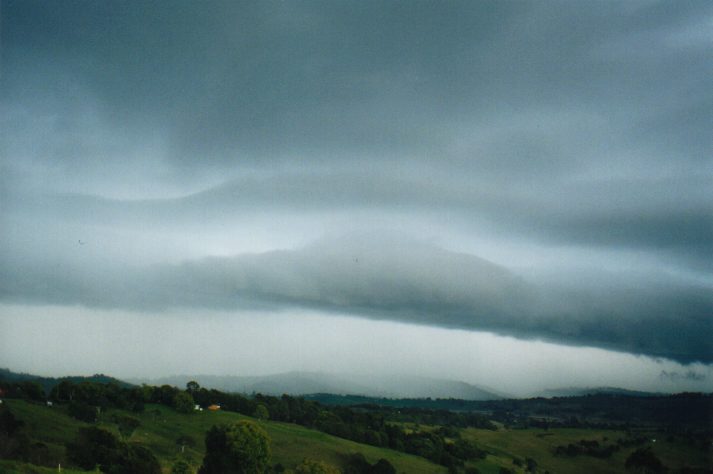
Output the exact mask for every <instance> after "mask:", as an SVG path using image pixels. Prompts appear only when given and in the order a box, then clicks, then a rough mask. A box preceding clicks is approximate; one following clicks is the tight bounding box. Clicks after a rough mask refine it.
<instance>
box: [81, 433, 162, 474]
mask: <svg viewBox="0 0 713 474" xmlns="http://www.w3.org/2000/svg"><path fill="white" fill-rule="evenodd" d="M67 457H68V458H69V460H70V461H71V462H72V463H74V464H76V465H77V466H79V467H81V468H82V469H94V467H95V466H97V465H99V468H100V469H101V471H102V472H108V473H111V474H161V465H160V464H159V462H158V460H157V459H156V457H155V456H154V455H153V454H152V453H151V451H149V450H148V449H146V448H144V447H143V446H137V445H132V444H126V443H122V442H121V441H119V440H118V439H117V438H116V436H114V435H113V434H112V433H110V432H109V431H106V430H103V429H101V428H96V427H94V426H90V427H88V428H80V429H79V432H78V433H77V438H76V439H75V440H74V442H72V443H69V444H68V445H67Z"/></svg>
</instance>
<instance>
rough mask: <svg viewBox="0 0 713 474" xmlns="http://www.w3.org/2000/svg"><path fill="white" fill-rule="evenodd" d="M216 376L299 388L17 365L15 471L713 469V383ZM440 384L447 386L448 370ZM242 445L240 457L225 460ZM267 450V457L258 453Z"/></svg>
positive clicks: (9, 417) (9, 380)
mask: <svg viewBox="0 0 713 474" xmlns="http://www.w3.org/2000/svg"><path fill="white" fill-rule="evenodd" d="M204 380H205V381H206V382H207V383H209V384H211V383H212V386H213V387H215V386H216V384H224V385H230V386H233V387H243V388H255V387H257V386H258V385H259V384H267V385H266V386H269V387H272V388H276V387H277V386H278V384H281V385H280V386H281V387H283V388H287V386H288V385H291V386H293V387H295V388H294V391H293V392H283V393H282V394H280V395H271V394H268V393H257V392H255V391H253V392H252V393H251V394H250V395H247V394H245V390H243V391H242V394H237V393H235V392H234V391H232V392H231V391H228V390H226V391H222V390H216V389H215V388H208V387H205V386H201V385H200V384H199V383H198V382H196V381H195V380H189V381H188V382H187V383H186V384H185V385H184V387H185V388H184V389H181V388H179V387H177V386H175V385H170V384H168V383H166V382H168V379H166V380H162V381H161V382H162V383H163V384H162V385H160V386H159V385H146V384H142V385H141V386H137V385H130V384H127V383H125V382H122V381H119V380H116V379H112V378H111V377H108V376H106V375H95V376H92V377H73V378H64V379H53V378H46V377H45V378H39V377H36V376H32V375H31V374H18V373H14V372H12V371H9V370H7V369H4V370H2V371H1V372H0V393H1V394H2V397H3V399H2V401H3V403H2V404H1V405H0V440H2V441H3V443H2V449H1V450H0V455H2V457H0V467H2V468H3V469H5V470H4V471H3V472H52V471H51V468H53V467H54V466H60V465H63V466H65V470H66V472H73V471H72V470H71V467H72V466H74V467H81V468H84V469H87V468H90V467H93V466H94V465H98V466H99V468H100V469H101V470H102V471H104V472H126V473H129V472H147V473H159V472H195V471H196V470H198V472H278V473H279V472H296V473H303V472H308V473H326V474H329V473H333V472H346V473H372V472H376V473H396V472H405V473H410V472H416V473H418V472H424V473H425V472H466V473H474V472H496V473H499V474H504V473H508V472H509V473H515V472H532V473H534V472H581V471H582V470H586V471H587V472H602V473H604V472H621V473H626V472H662V473H663V472H680V473H706V472H710V471H711V467H712V466H713V465H712V464H711V461H712V460H713V458H712V457H711V456H712V455H713V452H712V451H713V450H712V449H711V444H712V443H713V430H711V422H712V421H713V394H695V393H687V394H678V395H657V394H634V393H627V391H624V390H617V389H613V388H609V389H599V390H592V391H591V393H590V394H587V395H583V396H582V395H570V396H565V397H554V398H541V397H539V398H529V399H505V398H500V397H493V396H492V394H488V397H485V399H484V398H483V397H482V394H483V393H485V392H477V393H475V392H471V394H473V395H475V396H477V397H480V399H477V398H469V399H458V398H455V397H448V398H430V397H428V398H427V397H420V398H419V397H413V398H389V397H376V396H367V395H365V394H361V395H359V394H348V393H346V394H343V393H331V394H330V393H326V392H321V393H312V394H306V395H305V396H304V397H300V396H296V394H295V392H300V391H303V390H308V389H309V388H312V387H314V388H319V389H322V388H324V387H325V385H323V384H325V383H334V381H338V380H339V379H336V378H334V377H328V376H325V375H324V374H321V375H320V374H294V373H293V374H284V375H280V376H273V377H266V378H264V379H262V378H258V377H252V378H251V377H245V378H243V377H214V378H212V379H211V378H204ZM418 382H420V383H421V384H423V383H424V381H423V380H418ZM426 382H427V383H428V384H431V385H430V386H431V387H433V384H434V383H436V382H437V381H435V380H428V381H426ZM424 387H425V385H421V389H424ZM473 388H474V387H473ZM431 390H433V388H432V389H431ZM582 391H585V390H582ZM288 393H292V395H290V394H288ZM230 423H234V424H235V423H237V424H235V425H234V426H252V427H253V428H252V430H253V431H250V432H249V433H250V435H249V437H243V438H240V437H238V438H237V439H238V440H240V441H238V442H239V443H246V444H247V446H249V448H247V449H240V450H238V451H237V454H236V452H235V451H229V452H230V453H231V454H227V453H226V454H221V453H220V445H216V441H215V440H213V438H211V436H215V435H211V433H213V431H212V430H214V429H215V427H216V426H231V425H230ZM243 436H247V435H244V434H243ZM204 437H205V445H203V443H202V441H203V438H204ZM250 437H252V438H250ZM253 438H255V439H258V438H259V439H261V440H262V441H264V444H265V446H267V448H266V450H265V451H261V450H258V449H256V448H255V447H253V446H254V445H253V444H249V443H250V441H249V440H250V439H253ZM231 439H232V438H231ZM246 440H247V441H246ZM241 446H245V444H241ZM231 456H232V457H234V458H236V459H237V461H236V463H234V464H230V463H229V462H228V461H226V460H225V459H229V458H230V457H231ZM3 458H4V459H5V461H2V459H3ZM211 459H213V461H211ZM215 459H218V461H217V462H218V464H216V461H215ZM256 459H260V460H261V461H260V462H261V463H262V464H260V465H259V467H256V466H257V465H256V464H251V463H254V462H256V461H255V460H256ZM211 462H213V464H211ZM42 466H46V467H47V468H46V469H43V468H42ZM241 466H242V467H241ZM250 466H252V467H250ZM68 467H70V469H68ZM78 472H82V471H81V470H79V471H78Z"/></svg>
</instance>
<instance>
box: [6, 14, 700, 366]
mask: <svg viewBox="0 0 713 474" xmlns="http://www.w3.org/2000/svg"><path fill="white" fill-rule="evenodd" d="M0 18H1V21H2V24H1V25H0V26H1V27H0V34H1V35H2V49H3V50H2V64H1V66H2V74H0V227H1V228H2V233H1V234H0V264H2V269H1V273H0V275H1V276H2V278H1V279H0V295H2V298H3V299H4V300H21V301H26V302H30V303H31V302H58V303H66V304H75V303H79V304H85V305H89V306H101V307H105V306H108V307H131V308H139V309H141V308H143V309H149V308H156V309H161V308H167V307H172V306H181V305H183V306H191V305H197V306H206V307H225V308H231V307H239V306H241V305H249V306H252V305H274V306H276V307H280V308H290V307H294V306H309V307H314V308H319V309H322V310H325V311H335V312H346V313H353V314H360V315H364V316H370V317H388V318H392V319H399V320H405V321H413V322H419V323H423V324H433V325H444V326H454V327H463V328H472V329H488V330H493V331H498V332H502V333H504V334H511V335H515V336H518V337H542V338H546V339H550V340H555V341H560V342H567V343H583V344H592V345H597V346H601V347H611V348H615V349H620V350H627V351H632V352H637V353H645V354H650V355H656V356H662V357H671V358H674V359H677V360H681V361H691V360H702V361H706V362H711V345H710V343H709V342H708V341H709V340H710V338H711V337H712V336H713V331H711V322H710V321H711V315H712V314H713V311H712V310H711V308H713V305H712V304H711V297H710V294H711V287H710V286H711V282H713V186H711V182H713V159H712V155H711V150H713V134H711V133H710V124H711V123H713V56H712V53H711V52H712V51H713V37H712V36H711V33H710V21H711V19H713V8H712V7H711V5H710V3H709V2H703V1H702V2H696V1H690V2H648V1H642V2H626V3H620V4H617V3H599V2H590V3H588V4H584V3H572V2H547V3H540V4H526V3H522V2H475V1H472V2H459V1H453V2H446V3H443V2H440V3H435V2H415V3H414V2H404V3H398V2H397V3H386V2H368V1H367V2H331V1H326V2H299V3H297V2H270V1H266V2H239V3H235V2H217V1H215V2H201V3H195V2H189V1H178V2H174V3H172V4H171V5H165V4H161V3H146V2H133V1H128V2H93V1H79V0H76V1H57V2H52V3H49V4H48V3H47V2H40V1H38V2H35V1H12V0H8V1H5V2H4V3H3V7H2V9H0ZM127 196H128V197H131V198H132V199H125V198H126V197H127ZM356 214H358V215H359V216H360V217H359V218H355V219H354V221H355V223H354V227H362V228H363V229H364V231H365V232H370V231H371V230H373V229H374V228H378V227H381V226H380V225H378V224H374V223H373V222H371V221H372V219H370V217H373V216H386V219H385V220H390V221H391V222H392V223H393V224H394V227H396V228H398V227H399V224H402V223H403V222H406V221H407V220H409V222H411V221H419V222H420V227H421V229H423V228H427V227H428V226H429V225H431V224H432V222H433V220H434V219H435V218H436V217H437V218H440V219H441V221H440V222H441V226H440V227H439V228H438V229H437V232H441V233H442V234H443V235H444V240H448V238H450V237H452V236H457V237H458V239H460V240H461V241H464V240H467V239H468V238H469V237H470V238H472V239H473V240H474V239H475V238H481V239H491V240H490V242H491V243H492V244H493V246H497V245H498V244H499V243H500V241H501V240H502V242H506V243H505V244H502V245H508V243H511V242H514V241H518V242H525V243H527V244H530V245H531V247H532V248H540V249H541V248H547V249H549V250H550V251H553V250H552V249H558V248H566V249H570V253H567V254H566V253H564V252H563V253H562V255H569V257H562V258H563V259H565V258H570V259H571V261H568V262H565V265H564V266H565V267H567V268H568V269H569V270H568V272H569V273H567V272H566V274H563V275H562V276H560V277H559V279H558V281H557V282H551V281H550V282H549V283H546V282H544V281H542V280H538V279H537V278H530V277H528V278H529V279H528V280H527V281H525V280H520V279H518V278H516V277H514V276H512V275H511V274H509V273H508V272H507V271H506V270H504V269H499V268H496V267H493V266H492V265H490V264H487V263H485V262H483V261H481V260H479V259H477V258H476V257H473V256H470V257H469V256H466V255H454V254H449V253H447V252H445V251H443V250H438V249H435V248H428V247H425V248H424V247H420V246H415V247H412V246H411V244H409V245H406V244H404V246H405V247H404V248H402V247H401V246H400V245H388V246H383V245H382V243H380V242H379V241H378V240H373V241H370V243H368V245H366V244H365V245H366V246H365V247H359V246H358V245H357V248H352V247H349V248H345V249H342V250H340V251H338V250H335V248H334V247H333V246H329V245H328V246H327V247H319V246H316V247H309V248H307V249H304V250H293V251H284V252H276V253H267V254H261V255H238V256H236V257H235V258H232V259H221V260H193V259H194V258H196V257H201V256H206V255H211V254H215V253H214V252H213V251H212V250H213V249H211V248H210V245H208V244H207V243H206V241H208V240H210V239H209V238H207V237H206V236H207V235H208V234H210V237H216V236H220V235H221V233H225V232H226V228H228V227H230V226H233V227H231V232H235V230H234V229H235V228H237V229H239V228H240V226H244V227H245V231H244V233H245V234H249V233H250V232H252V231H255V230H256V226H257V224H255V223H254V222H253V223H251V224H250V225H248V224H247V223H246V222H247V221H248V216H255V215H259V216H265V217H264V219H265V220H269V219H271V218H272V219H274V220H278V219H281V218H283V217H284V216H286V215H289V216H291V218H292V219H293V220H294V221H295V224H294V225H293V226H292V229H291V230H292V231H294V233H295V234H297V233H300V232H302V233H304V234H305V235H308V237H309V238H314V237H315V236H317V235H319V234H320V233H321V232H320V231H319V228H320V223H322V222H326V221H327V217H325V216H342V218H343V219H344V220H348V219H349V218H350V217H351V216H352V215H356ZM434 216H436V217H434ZM301 219H304V222H300V220H301ZM261 222H263V221H261ZM287 227H289V226H287V225H285V226H284V228H287ZM307 227H309V232H307V231H304V229H305V228H307ZM303 231H304V232H303ZM264 233H265V232H263V234H264ZM184 234H188V235H191V236H196V235H200V236H203V237H206V238H205V239H202V240H201V239H197V238H196V242H195V243H193V244H191V245H188V246H184V247H180V246H177V247H180V250H181V251H186V252H187V253H188V255H181V256H179V257H176V256H175V255H171V256H170V258H169V256H166V255H168V254H169V252H166V255H163V254H161V255H155V254H154V253H155V252H154V251H155V250H156V248H157V247H159V246H161V245H163V244H164V242H165V241H169V240H170V239H171V238H176V239H178V238H180V237H181V236H182V235H184ZM286 234H288V235H290V232H288V231H286ZM261 235H262V234H261ZM162 239H163V240H162ZM79 240H84V241H89V242H90V246H91V245H95V242H98V241H101V244H97V245H95V246H94V247H93V248H89V247H87V248H80V247H79V246H77V244H76V243H77V241H79ZM304 240H306V239H303V240H299V239H297V238H294V241H293V242H292V243H293V245H290V244H285V245H282V246H275V247H273V248H277V247H279V248H283V247H284V248H295V247H297V246H298V243H299V244H301V243H303V241H304ZM454 240H457V239H455V238H454ZM359 248H361V250H360V251H361V252H366V253H368V254H370V255H372V254H373V257H374V259H373V260H371V261H369V259H367V260H365V261H364V262H362V261H361V260H360V262H359V265H358V266H355V265H353V263H355V262H354V261H353V258H356V256H353V255H351V253H355V252H356V250H359ZM471 248H472V247H471ZM417 249H418V250H417ZM571 249H576V251H577V252H579V253H577V252H575V251H572V250H571ZM592 249H593V250H595V251H597V252H599V253H598V255H602V256H604V257H602V261H601V262H595V263H594V264H593V268H590V269H589V273H587V274H586V275H585V274H583V273H577V272H576V271H574V270H572V269H573V268H577V267H582V266H586V265H590V264H592V262H591V258H590V259H589V260H587V263H582V262H583V261H584V257H581V255H580V254H586V253H587V252H588V251H590V250H592ZM80 250H81V251H80ZM188 251H189V252H188ZM230 251H231V253H232V254H241V253H243V252H244V249H242V248H240V246H239V245H237V244H236V245H235V247H230ZM623 252H629V254H637V255H642V256H644V257H645V258H646V260H647V262H653V263H650V265H649V267H647V268H645V269H644V268H638V267H636V266H635V263H632V264H631V265H632V267H631V268H628V269H627V271H626V272H625V275H624V276H623V277H621V278H612V277H609V276H604V275H605V271H606V270H607V268H609V267H611V266H614V264H616V263H619V262H618V261H617V259H618V258H619V257H620V255H622V253H623ZM356 253H358V252H356ZM87 254H90V255H91V256H90V257H88V256H87ZM571 255H574V257H571ZM129 256H131V258H129ZM482 256H483V257H484V258H486V259H490V260H494V258H490V256H489V255H487V254H483V255H482ZM580 257H581V258H582V261H579V260H578V259H579V258H580ZM141 261H151V262H159V264H158V265H157V266H152V267H146V266H143V265H142V264H141V263H139V262H141ZM178 261H190V262H189V263H185V264H181V265H179V264H177V263H176V262H178ZM627 262H628V261H625V262H624V263H627ZM631 262H635V260H633V259H632V260H631ZM560 263H561V262H560ZM623 265H624V264H620V265H619V266H623ZM545 270H547V269H543V271H545ZM552 272H555V270H552ZM647 273H650V275H646V276H645V277H644V278H642V277H641V275H642V274H647ZM484 275H487V278H486V277H485V276H484ZM592 275H593V276H592ZM565 283H566V284H565ZM605 283H606V284H605Z"/></svg>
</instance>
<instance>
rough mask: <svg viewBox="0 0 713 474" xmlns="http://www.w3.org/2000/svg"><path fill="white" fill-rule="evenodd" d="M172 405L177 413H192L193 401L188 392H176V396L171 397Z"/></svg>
mask: <svg viewBox="0 0 713 474" xmlns="http://www.w3.org/2000/svg"><path fill="white" fill-rule="evenodd" d="M173 406H174V407H175V408H176V411H177V412H178V413H193V409H194V407H195V402H194V401H193V397H192V396H191V394H190V393H188V392H178V393H177V394H176V396H175V397H173Z"/></svg>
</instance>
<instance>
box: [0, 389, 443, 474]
mask: <svg viewBox="0 0 713 474" xmlns="http://www.w3.org/2000/svg"><path fill="white" fill-rule="evenodd" d="M5 403H7V404H8V406H9V407H10V409H11V410H12V412H13V413H14V414H15V416H16V417H17V418H19V419H21V420H23V421H24V422H25V424H26V427H25V429H26V432H27V433H28V434H29V435H30V437H31V438H32V439H33V441H41V442H43V443H45V444H46V445H47V446H48V448H49V451H50V453H51V455H52V459H61V458H62V456H63V452H64V445H65V443H66V442H68V441H70V440H72V439H74V437H75V435H76V432H77V430H78V429H79V427H81V426H87V424H86V423H83V422H80V421H76V420H74V419H72V418H70V417H69V416H67V415H66V413H65V411H64V409H63V408H62V407H57V406H55V407H51V408H50V407H46V406H44V405H36V404H31V403H28V402H25V401H21V400H6V401H5ZM116 413H125V414H128V415H130V416H134V417H136V418H138V419H139V420H140V422H141V425H140V426H139V427H138V428H137V429H136V430H135V431H134V432H133V433H132V434H131V436H130V438H129V440H128V441H130V442H132V443H139V444H141V445H143V446H145V447H147V448H149V449H150V450H151V451H152V452H153V453H154V454H155V455H156V457H157V458H158V459H159V462H160V463H161V466H162V468H163V470H164V472H170V467H171V465H172V464H173V463H174V461H176V460H177V459H179V458H183V459H185V460H187V461H188V462H190V463H191V464H192V465H193V466H194V467H195V468H198V466H200V464H201V461H202V459H203V454H204V451H203V449H204V446H203V438H204V436H205V432H206V431H207V430H208V429H209V428H210V427H211V426H213V425H216V424H220V423H230V422H234V421H238V420H241V419H250V420H253V421H257V420H254V419H252V418H249V417H246V416H242V415H238V414H236V413H230V412H220V411H219V412H210V411H203V412H200V413H193V414H190V415H183V414H179V413H177V412H175V411H174V410H172V409H170V408H167V407H163V406H159V405H147V407H146V410H145V411H144V412H143V413H140V414H135V413H128V412H121V411H116V410H110V411H108V412H107V413H104V414H102V416H101V419H100V421H99V423H98V425H99V426H101V427H103V428H105V429H107V430H109V431H112V432H113V433H115V434H116V435H117V436H119V431H118V429H117V426H116V425H115V424H114V423H112V422H111V421H110V420H111V416H112V415H113V414H116ZM258 423H259V424H260V425H261V426H262V427H263V428H264V429H265V431H267V433H268V434H269V435H270V438H271V439H272V463H273V464H276V463H280V464H282V465H283V466H284V467H286V468H293V467H295V466H296V465H298V464H299V463H300V462H301V461H302V459H304V458H312V459H317V460H323V461H326V462H328V463H330V464H333V465H335V466H342V465H343V464H344V458H345V456H346V455H348V454H351V453H362V454H363V455H364V456H365V457H366V458H367V459H368V460H369V461H370V462H372V463H374V462H376V461H377V460H378V459H380V458H385V459H387V460H388V461H389V462H390V463H391V464H392V465H393V466H394V467H395V468H396V470H397V471H398V472H400V473H414V474H420V473H442V472H445V469H444V468H443V467H441V466H438V465H435V464H433V463H431V462H429V461H427V460H425V459H423V458H420V457H417V456H412V455H408V454H404V453H400V452H397V451H393V450H390V449H382V448H377V447H373V446H367V445H363V444H359V443H355V442H352V441H348V440H345V439H341V438H337V437H334V436H330V435H327V434H325V433H322V432H319V431H316V430H311V429H308V428H304V427H302V426H298V425H294V424H289V423H277V422H270V421H260V422H258ZM179 436H189V437H190V438H192V439H193V440H194V441H195V446H192V447H191V446H186V447H185V448H184V449H183V452H181V451H182V447H181V446H179V445H178V444H177V443H176V439H177V438H178V437H179ZM12 466H18V464H17V463H15V464H13V463H11V462H6V463H5V465H2V464H0V472H38V473H45V472H57V471H56V469H54V470H44V469H42V468H37V469H36V470H34V471H31V470H30V469H31V468H30V467H29V466H27V465H19V466H24V467H23V468H22V469H20V470H16V471H13V470H12V469H18V468H17V467H14V468H13V467H12ZM23 469H24V470H23ZM33 469H34V468H33ZM62 472H72V471H67V470H65V469H64V468H63V469H62Z"/></svg>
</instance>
